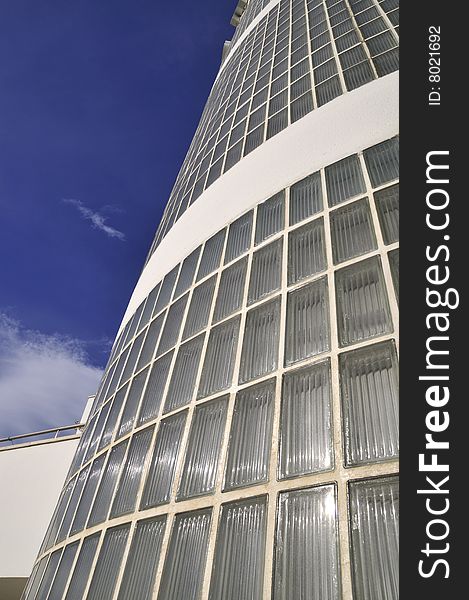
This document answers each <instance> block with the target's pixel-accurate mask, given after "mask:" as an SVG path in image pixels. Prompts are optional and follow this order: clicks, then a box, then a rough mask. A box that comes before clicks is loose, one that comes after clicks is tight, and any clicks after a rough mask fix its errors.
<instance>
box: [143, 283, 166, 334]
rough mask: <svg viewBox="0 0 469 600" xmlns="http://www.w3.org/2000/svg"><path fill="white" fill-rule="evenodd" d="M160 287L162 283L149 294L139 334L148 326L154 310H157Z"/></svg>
mask: <svg viewBox="0 0 469 600" xmlns="http://www.w3.org/2000/svg"><path fill="white" fill-rule="evenodd" d="M160 285H161V282H159V283H157V284H156V285H155V287H154V288H153V289H152V291H151V292H150V293H149V294H148V297H147V301H146V302H145V308H144V309H143V313H142V318H141V319H140V323H139V325H138V331H139V332H140V331H141V330H142V329H143V328H144V327H146V326H147V325H148V323H149V321H150V319H151V316H152V314H153V309H154V308H155V302H156V298H157V296H158V292H159V291H160Z"/></svg>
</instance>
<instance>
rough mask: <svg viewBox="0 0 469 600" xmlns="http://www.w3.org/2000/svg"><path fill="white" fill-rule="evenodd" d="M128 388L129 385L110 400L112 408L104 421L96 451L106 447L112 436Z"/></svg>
mask: <svg viewBox="0 0 469 600" xmlns="http://www.w3.org/2000/svg"><path fill="white" fill-rule="evenodd" d="M128 388H129V384H126V385H124V387H122V388H121V389H120V390H119V391H118V392H117V394H116V395H115V397H114V400H112V408H111V410H110V412H109V417H108V420H107V421H106V425H105V427H104V431H103V435H102V436H101V441H100V442H99V447H98V451H99V450H101V449H102V448H104V447H105V446H107V445H108V444H109V443H110V442H111V439H112V436H113V434H114V429H115V427H116V424H117V419H118V418H119V414H120V411H121V408H122V404H123V403H124V398H125V395H126V393H127V390H128Z"/></svg>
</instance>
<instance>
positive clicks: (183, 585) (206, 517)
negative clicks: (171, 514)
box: [158, 508, 212, 600]
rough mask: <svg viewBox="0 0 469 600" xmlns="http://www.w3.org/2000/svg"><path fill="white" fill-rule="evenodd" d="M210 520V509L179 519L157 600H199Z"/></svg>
mask: <svg viewBox="0 0 469 600" xmlns="http://www.w3.org/2000/svg"><path fill="white" fill-rule="evenodd" d="M211 520H212V509H211V508H208V509H205V510H199V511H196V512H190V513H182V514H179V515H176V517H175V520H174V525H173V530H172V533H171V541H170V543H169V547H168V551H167V554H166V560H165V563H164V567H163V574H162V576H161V584H160V590H159V593H158V600H169V599H171V600H199V598H200V596H201V593H202V583H203V578H204V571H205V563H206V560H207V548H208V540H209V535H210V524H211Z"/></svg>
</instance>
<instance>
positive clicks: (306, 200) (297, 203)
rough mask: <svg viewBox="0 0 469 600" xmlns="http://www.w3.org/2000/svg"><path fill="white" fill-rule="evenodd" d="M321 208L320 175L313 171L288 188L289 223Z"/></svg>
mask: <svg viewBox="0 0 469 600" xmlns="http://www.w3.org/2000/svg"><path fill="white" fill-rule="evenodd" d="M321 210H322V187H321V176H320V174H319V173H313V174H312V175H309V176H308V177H305V179H302V180H301V181H298V183H295V185H292V186H291V188H290V225H295V223H299V222H300V221H303V220H304V219H307V218H308V217H311V216H312V215H315V214H316V213H318V212H320V211H321Z"/></svg>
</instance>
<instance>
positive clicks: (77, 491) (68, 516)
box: [57, 465, 91, 542]
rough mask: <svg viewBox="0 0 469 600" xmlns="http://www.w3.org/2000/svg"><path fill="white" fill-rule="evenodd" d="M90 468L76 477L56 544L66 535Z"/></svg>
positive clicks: (86, 468)
mask: <svg viewBox="0 0 469 600" xmlns="http://www.w3.org/2000/svg"><path fill="white" fill-rule="evenodd" d="M90 466H91V465H88V466H87V467H85V468H84V469H83V470H82V471H80V473H79V474H78V476H77V479H76V484H75V487H74V488H73V493H72V496H71V498H70V502H69V503H68V507H67V512H66V513H65V516H64V518H63V521H62V524H61V526H60V530H59V535H58V536H57V542H61V541H62V540H63V539H65V538H66V537H67V535H68V532H69V530H70V526H71V524H72V520H73V517H74V515H75V510H76V508H77V504H78V501H79V499H80V496H81V493H82V491H83V486H84V485H85V482H86V479H87V477H88V473H89V470H90Z"/></svg>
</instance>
